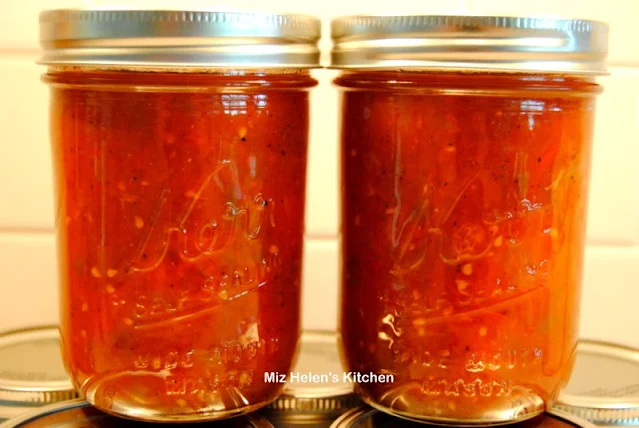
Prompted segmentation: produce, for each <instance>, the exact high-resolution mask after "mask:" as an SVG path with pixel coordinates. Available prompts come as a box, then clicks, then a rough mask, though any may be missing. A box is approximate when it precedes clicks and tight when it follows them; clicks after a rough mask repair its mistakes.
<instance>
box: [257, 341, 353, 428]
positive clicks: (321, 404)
mask: <svg viewBox="0 0 639 428" xmlns="http://www.w3.org/2000/svg"><path fill="white" fill-rule="evenodd" d="M313 376H314V378H313ZM360 404H361V401H360V399H359V397H357V395H355V394H354V392H353V385H352V383H351V382H349V381H348V377H347V376H346V377H345V374H344V370H343V369H342V366H341V363H340V359H339V354H338V350H337V336H336V335H335V334H334V333H326V332H305V333H303V334H302V339H301V346H300V352H299V356H298V360H297V364H296V365H295V368H294V370H293V371H292V372H291V373H290V374H289V375H288V376H287V383H286V384H285V386H284V389H283V391H282V395H281V396H280V397H279V398H278V399H277V400H275V401H274V402H273V403H271V404H270V405H269V406H268V408H267V409H266V414H267V415H268V417H269V420H272V421H276V422H281V423H286V422H294V423H295V424H304V423H306V424H312V425H313V426H320V425H321V424H322V423H325V424H326V426H328V425H330V423H331V422H332V421H333V420H334V419H335V418H336V417H337V416H339V415H341V414H342V413H344V412H345V411H347V410H349V409H352V408H354V407H357V406H358V405H360Z"/></svg>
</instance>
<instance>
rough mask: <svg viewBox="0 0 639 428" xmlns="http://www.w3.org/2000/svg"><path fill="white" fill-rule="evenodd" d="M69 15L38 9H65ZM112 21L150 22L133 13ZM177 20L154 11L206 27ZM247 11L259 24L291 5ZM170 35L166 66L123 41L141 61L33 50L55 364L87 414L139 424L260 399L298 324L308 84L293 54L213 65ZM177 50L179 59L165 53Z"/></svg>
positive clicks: (265, 398) (268, 392)
mask: <svg viewBox="0 0 639 428" xmlns="http://www.w3.org/2000/svg"><path fill="white" fill-rule="evenodd" d="M74 13H75V12H74ZM78 13H80V12H78ZM104 13H107V12H104ZM163 13H164V14H170V13H169V12H158V13H157V14H160V15H161V14H163ZM70 16H71V17H69V16H68V15H64V14H61V15H59V16H54V17H53V18H52V17H50V16H44V18H43V22H45V23H50V22H52V20H53V21H55V20H61V21H64V20H69V21H70V22H72V23H73V22H75V21H73V19H72V18H73V17H74V15H70ZM124 16H125V18H126V20H127V21H126V24H130V22H132V21H135V20H137V22H139V23H140V25H141V26H143V25H147V24H148V25H151V24H149V22H151V21H150V19H151V18H148V20H149V22H147V21H146V20H145V19H147V18H145V17H147V15H145V14H143V13H138V14H136V12H130V13H129V14H128V15H124ZM150 16H153V15H150ZM184 16H185V15H180V14H178V15H175V16H173V15H170V17H168V18H167V17H165V21H172V22H173V21H174V22H181V24H180V25H183V26H184V27H183V30H184V31H187V30H189V26H194V27H197V25H204V24H201V23H200V24H197V22H196V21H197V20H196V19H193V20H190V21H189V20H188V19H187V18H184ZM186 16H187V17H188V15H186ZM206 16H207V20H206V21H205V20H204V19H203V18H202V19H200V21H202V22H207V23H208V24H210V25H211V26H212V29H211V30H210V31H211V32H212V33H214V32H215V31H218V30H219V28H218V27H220V26H224V25H227V26H228V25H232V24H233V22H235V21H233V20H237V23H238V25H239V24H246V22H245V21H244V20H243V19H245V18H242V16H243V15H240V16H239V17H237V16H227V17H226V18H224V19H225V20H224V19H222V18H219V22H217V21H216V19H218V18H216V17H217V16H218V15H215V14H212V13H211V14H207V15H206ZM81 18H82V19H85V20H90V19H94V18H92V16H91V15H87V16H80V17H78V16H76V17H75V19H78V20H81ZM120 18H122V16H120V15H114V16H113V17H111V21H109V20H108V19H106V18H104V17H103V19H101V20H100V19H97V18H95V19H96V22H98V24H99V25H103V24H104V23H105V22H107V23H108V22H112V23H113V21H114V20H117V19H120ZM169 18H170V19H169ZM123 19H124V18H123ZM180 19H184V20H183V21H179V20H180ZM246 19H248V20H249V22H252V23H253V24H254V27H252V28H251V31H256V30H255V28H257V29H258V30H260V28H261V27H260V25H263V26H264V29H263V30H264V31H265V32H266V33H268V31H266V30H269V31H270V30H273V31H275V30H274V29H277V28H280V29H281V27H282V26H284V25H285V24H286V22H288V21H286V19H291V20H293V19H294V18H290V17H289V18H281V19H279V18H278V19H276V20H273V22H271V21H270V20H266V21H264V20H262V18H260V16H257V18H256V17H255V16H249V17H248V18H246ZM299 19H302V18H299ZM304 19H306V18H304ZM252 20H255V22H254V21H252ZM160 21H162V20H161V19H158V17H157V16H156V17H155V21H152V22H160ZM56 22H57V21H56ZM314 22H315V21H314V20H313V21H311V23H310V24H309V25H311V26H314V25H315V24H314ZM303 23H304V21H300V22H298V23H297V24H291V26H292V27H291V28H298V29H299V30H300V31H301V30H303V29H304V28H305V27H304V26H303V25H302V24H303ZM96 25H97V24H96ZM104 25H106V24H104ZM215 25H218V26H217V27H216V26H215ZM271 25H278V26H280V27H271ZM239 26H240V28H243V27H242V26H241V25H239ZM162 28H164V27H162ZM197 29H198V31H201V28H200V27H198V28H197ZM138 30H139V31H143V30H144V28H143V27H141V29H139V28H138V29H137V30H136V31H138ZM227 30H228V28H227ZM104 31H110V28H107V29H106V30H104ZM159 31H160V32H161V31H162V30H159ZM189 31H190V30H189ZM219 31H221V30H219ZM278 31H280V30H278ZM311 33H312V31H311ZM143 34H146V33H143ZM124 35H125V36H127V35H128V36H130V34H127V33H126V32H124ZM267 35H268V34H267ZM114 37H115V36H114ZM300 37H302V36H300ZM314 38H315V36H313V39H314ZM136 40H137V39H136ZM301 40H303V37H302V39H301ZM180 42H181V43H183V44H184V45H185V46H184V47H183V48H184V49H182V50H180V51H179V52H178V53H177V54H175V55H178V56H175V57H173V58H172V62H171V67H169V66H168V65H167V64H165V63H164V62H165V61H167V58H166V56H167V55H172V53H171V52H160V53H159V54H157V52H156V51H154V50H149V51H144V50H141V51H140V52H138V53H137V54H136V55H138V56H137V57H136V60H140V62H141V63H143V64H144V67H142V66H140V65H135V66H131V65H129V64H123V65H119V66H114V65H113V64H103V62H104V61H103V59H101V58H99V52H100V49H97V50H95V51H94V50H92V49H89V50H88V51H87V52H86V53H85V55H93V53H94V52H98V54H96V55H98V57H95V58H93V59H94V60H95V61H94V62H92V61H88V62H87V63H84V62H83V61H85V60H86V57H85V56H82V55H79V56H78V57H72V58H70V61H71V62H72V64H62V63H61V62H60V61H59V60H60V58H59V57H56V55H60V56H61V57H62V58H64V55H72V54H68V53H66V52H61V53H60V52H57V53H56V52H55V49H53V51H52V52H48V51H47V52H46V53H45V60H44V62H45V63H47V64H48V65H49V70H48V72H47V74H46V75H45V76H44V80H45V81H46V82H47V83H48V84H49V85H50V87H51V99H52V103H51V116H50V120H51V139H52V140H51V143H52V150H53V160H54V170H55V176H56V180H55V187H56V191H57V199H56V200H57V221H56V226H57V233H58V253H59V271H60V283H61V305H62V306H61V308H62V310H61V315H62V322H61V332H62V342H63V355H64V360H65V364H66V368H67V370H68V372H69V373H70V374H71V376H72V378H73V381H74V383H75V385H76V387H77V388H78V389H79V391H80V392H81V394H82V395H83V396H85V397H86V398H87V399H88V400H89V401H90V402H91V403H92V404H94V405H95V406H97V407H98V408H100V409H101V410H104V411H106V412H109V413H113V414H116V415H120V416H125V417H129V418H134V419H143V420H151V421H199V420H208V419H220V418H226V417H230V416H234V415H237V414H241V413H247V412H249V411H252V410H254V409H257V408H259V407H262V406H264V405H266V404H268V403H269V402H271V401H273V400H274V399H275V398H276V397H277V396H278V395H279V393H280V392H281V388H282V386H283V385H281V384H277V383H268V382H267V381H266V378H265V376H264V374H265V373H266V372H280V373H286V372H287V371H289V370H290V369H291V366H292V363H293V360H294V356H295V353H296V350H297V347H298V340H299V333H300V287H301V284H300V276H301V267H302V250H303V248H302V243H303V238H302V235H303V219H304V195H305V173H306V154H307V139H308V90H309V88H311V87H312V86H314V85H315V84H316V82H315V80H314V79H312V78H311V77H310V75H309V72H308V71H306V70H305V69H304V68H305V67H303V66H302V64H301V63H299V62H298V60H299V59H300V58H298V57H296V58H293V60H292V63H291V64H289V62H287V61H288V59H290V58H289V57H287V56H286V54H284V53H281V55H280V56H276V57H269V58H268V61H266V60H264V61H263V64H262V63H260V62H259V60H260V59H259V58H258V59H256V61H258V63H257V64H253V63H248V64H247V65H246V66H241V65H236V66H229V61H230V60H225V62H224V66H216V63H215V61H221V59H220V57H219V56H216V55H217V54H216V52H215V49H214V48H215V46H211V47H210V48H211V49H212V51H211V52H209V53H208V54H209V56H204V57H202V56H198V55H201V52H202V49H203V48H202V47H201V46H199V45H198V44H200V43H202V39H201V38H200V39H197V40H196V41H195V42H194V43H195V44H196V45H195V46H190V45H189V44H188V43H189V42H188V38H186V39H181V40H180ZM249 42H250V41H246V43H247V44H248V43H249ZM211 43H214V42H211ZM191 48H194V49H195V50H196V51H197V52H195V53H193V57H191V58H187V59H184V58H182V57H180V56H179V55H183V54H185V52H189V49H191ZM245 48H247V49H248V47H247V46H245ZM113 49H116V48H113ZM105 52H106V53H104V55H105V56H107V57H108V55H110V53H109V51H105ZM224 52H225V51H224V50H222V54H220V55H225V54H224ZM125 53H126V52H125ZM271 53H272V52H271ZM123 54H124V53H123ZM47 55H48V56H47ZM158 55H159V56H158ZM314 57H315V53H313V52H311V54H310V58H311V59H312V58H314ZM118 58H119V57H118ZM118 58H116V59H114V61H116V62H117V61H118ZM90 59H91V58H90ZM203 60H206V61H210V63H209V62H202V61H203ZM235 60H237V58H236V59H235ZM307 60H308V58H307ZM181 61H184V62H181ZM62 62H63V61H62ZM75 62H78V63H79V64H75ZM278 62H279V63H278ZM312 64H313V61H310V60H308V64H307V66H311V65H312ZM231 65H233V64H231Z"/></svg>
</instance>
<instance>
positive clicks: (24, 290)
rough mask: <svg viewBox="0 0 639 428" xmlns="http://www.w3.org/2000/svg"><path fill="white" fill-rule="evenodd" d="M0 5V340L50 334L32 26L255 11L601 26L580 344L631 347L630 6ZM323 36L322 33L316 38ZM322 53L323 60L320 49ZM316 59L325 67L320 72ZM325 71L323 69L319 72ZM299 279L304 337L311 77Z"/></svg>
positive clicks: (635, 250)
mask: <svg viewBox="0 0 639 428" xmlns="http://www.w3.org/2000/svg"><path fill="white" fill-rule="evenodd" d="M441 3H444V2H440V1H433V0H419V1H407V0H394V1H392V2H386V1H385V2H375V1H371V0H350V1H344V0H322V1H316V2H305V1H295V0H271V1H270V2H265V1H264V0H233V1H230V0H221V1H220V2H214V1H211V0H207V1H190V0H173V1H170V0H164V1H162V0H160V1H150V0H148V1H136V0H129V1H121V0H120V1H90V0H68V1H65V0H22V1H15V0H0V330H2V329H8V328H17V327H24V326H31V325H37V324H41V323H56V322H57V319H58V312H57V284H56V282H57V276H56V273H55V269H56V266H55V249H54V235H53V209H52V190H51V181H52V173H51V165H50V154H49V143H48V125H47V117H48V114H47V110H48V91H47V88H46V87H45V85H44V84H42V83H40V80H39V79H40V75H41V74H42V72H43V69H42V68H41V67H38V66H36V65H35V63H34V61H35V59H36V58H37V55H38V42H37V38H38V36H37V34H38V25H37V15H38V12H39V11H40V10H42V9H51V8H60V7H89V8H90V7H129V8H151V7H155V8H169V9H176V8H177V9H189V8H190V9H207V8H208V9H216V10H230V9H235V10H237V9H240V10H244V9H256V10H267V11H275V12H298V13H307V14H313V15H318V16H320V17H321V18H323V19H324V20H325V21H326V23H327V22H328V21H329V20H330V18H331V17H333V16H337V15H343V14H351V13H367V14H378V13H384V14H390V13H397V14H494V15H543V16H548V15H559V16H566V17H574V18H587V19H599V20H604V21H607V22H608V23H609V24H610V25H611V33H610V43H611V44H610V56H609V61H608V65H609V68H610V75H609V76H606V77H603V78H602V79H601V83H602V84H603V85H604V87H605V92H604V94H603V95H602V96H601V97H600V99H599V104H598V118H597V123H596V138H595V150H594V163H593V175H592V187H591V198H590V209H589V219H588V221H589V227H588V248H587V253H586V254H587V257H586V270H585V279H584V290H583V303H582V324H581V325H582V327H581V335H582V336H583V337H589V338H595V339H604V340H611V341H617V342H621V343H625V344H628V345H634V346H638V347H639V329H638V328H637V326H639V279H638V278H639V277H638V275H637V274H638V269H639V188H638V187H639V48H637V41H639V25H637V22H636V20H637V17H639V0H607V1H601V0H579V1H578V0H535V1H529V0H449V1H448V2H446V4H445V5H442V4H441ZM327 30H328V26H327V25H325V33H328V31H327ZM322 47H323V49H324V51H325V52H328V50H329V49H330V41H329V39H328V37H326V36H325V37H324V39H323V41H322ZM326 60H327V57H326V56H325V61H326ZM325 63H326V62H325ZM316 76H317V78H318V79H319V80H320V87H319V88H318V89H317V90H315V92H314V93H313V98H312V99H313V101H312V103H313V104H312V109H313V113H312V114H313V117H312V131H311V148H310V166H309V183H308V205H307V207H308V215H307V227H306V240H307V242H306V254H305V270H304V305H303V310H304V327H305V328H308V329H325V330H333V329H335V327H336V320H337V283H338V268H337V257H338V256H337V209H338V208H337V207H338V193H337V189H338V187H337V142H338V140H337V138H338V133H337V114H338V110H337V106H338V104H337V102H338V101H337V93H336V90H335V89H334V88H333V87H332V86H331V80H332V78H333V77H334V72H333V71H330V70H320V71H317V72H316Z"/></svg>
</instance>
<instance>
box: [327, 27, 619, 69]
mask: <svg viewBox="0 0 639 428" xmlns="http://www.w3.org/2000/svg"><path fill="white" fill-rule="evenodd" d="M331 37H332V39H333V42H334V45H333V49H332V52H331V56H332V58H331V68H337V69H373V70H374V69H383V70H388V69H394V70H405V69H437V70H451V71H455V70H467V71H501V72H514V73H516V72H540V71H541V72H554V73H568V74H579V75H601V74H606V67H605V59H606V56H607V54H608V25H607V24H606V23H604V22H599V21H590V20H579V19H561V18H534V17H508V16H461V15H460V16H455V15H422V16H410V15H394V16H384V15H377V16H375V15H353V16H344V17H339V18H336V19H334V20H333V21H332V22H331Z"/></svg>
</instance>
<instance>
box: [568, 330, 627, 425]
mask: <svg viewBox="0 0 639 428" xmlns="http://www.w3.org/2000/svg"><path fill="white" fill-rule="evenodd" d="M555 408H557V409H560V410H563V411H566V412H570V413H573V414H575V415H577V416H579V417H581V418H584V419H587V420H589V421H591V422H593V423H595V424H605V425H636V424H639V349H633V348H628V347H624V346H619V345H615V344H612V343H607V342H600V341H594V340H580V341H579V343H578V345H577V356H576V358H575V367H574V370H573V372H572V375H571V377H570V381H569V382H568V385H567V386H566V389H565V390H564V392H563V393H562V394H561V395H560V397H559V400H558V402H557V404H555Z"/></svg>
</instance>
